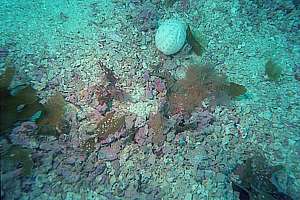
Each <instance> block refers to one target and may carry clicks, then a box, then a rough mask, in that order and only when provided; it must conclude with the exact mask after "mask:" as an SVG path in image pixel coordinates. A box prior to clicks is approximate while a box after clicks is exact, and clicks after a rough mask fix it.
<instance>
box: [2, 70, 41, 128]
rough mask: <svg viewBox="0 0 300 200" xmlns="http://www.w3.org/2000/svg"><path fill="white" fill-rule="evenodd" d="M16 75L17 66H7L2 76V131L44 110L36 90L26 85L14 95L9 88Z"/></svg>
mask: <svg viewBox="0 0 300 200" xmlns="http://www.w3.org/2000/svg"><path fill="white" fill-rule="evenodd" d="M14 75H15V68H13V67H10V66H9V67H7V68H6V70H5V72H4V73H3V74H2V75H1V76H0V108H1V113H0V132H1V133H4V132H5V131H8V130H9V129H10V128H11V127H12V126H13V124H14V123H16V122H18V121H24V120H27V119H28V118H30V117H31V116H32V115H33V114H35V113H36V112H38V111H40V110H43V106H42V104H41V103H39V98H38V97H37V94H36V91H35V90H34V89H33V88H32V87H30V86H25V87H23V88H22V89H19V91H18V92H17V93H16V94H15V95H12V94H11V91H10V89H9V86H10V83H11V81H12V79H13V76H14Z"/></svg>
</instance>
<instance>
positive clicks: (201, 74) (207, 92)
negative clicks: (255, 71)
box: [167, 65, 247, 114]
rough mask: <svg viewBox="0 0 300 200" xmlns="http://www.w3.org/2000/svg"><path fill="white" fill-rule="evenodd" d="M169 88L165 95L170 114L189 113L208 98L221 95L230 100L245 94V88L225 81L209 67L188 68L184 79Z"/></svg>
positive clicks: (222, 75)
mask: <svg viewBox="0 0 300 200" xmlns="http://www.w3.org/2000/svg"><path fill="white" fill-rule="evenodd" d="M170 88H171V89H169V91H168V93H167V95H168V100H169V104H170V106H169V107H170V108H169V109H170V111H171V113H172V114H176V113H191V112H192V111H193V110H194V108H195V107H197V106H199V104H200V103H201V101H203V100H204V99H205V98H207V97H209V96H215V97H217V96H218V94H220V93H222V94H225V95H226V96H227V97H228V98H229V99H232V98H235V97H237V96H240V95H243V94H245V93H246V92H247V89H246V87H245V86H243V85H240V84H237V83H233V82H229V81H227V77H226V76H225V75H224V74H220V73H217V72H216V70H215V69H214V68H213V67H212V66H211V65H203V66H198V65H192V66H190V67H188V69H187V71H186V76H185V78H184V79H182V80H179V81H177V82H175V83H174V84H173V85H172V86H171V87H170Z"/></svg>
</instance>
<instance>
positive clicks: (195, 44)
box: [186, 26, 204, 56]
mask: <svg viewBox="0 0 300 200" xmlns="http://www.w3.org/2000/svg"><path fill="white" fill-rule="evenodd" d="M186 37H187V42H188V44H189V45H190V46H191V47H192V50H193V51H194V53H195V54H196V55H197V56H200V55H201V54H202V53H203V51H204V46H203V45H202V44H201V41H200V39H199V36H198V37H196V35H195V34H194V33H193V32H192V29H191V27H190V26H188V27H187V30H186Z"/></svg>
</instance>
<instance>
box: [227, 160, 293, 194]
mask: <svg viewBox="0 0 300 200" xmlns="http://www.w3.org/2000/svg"><path fill="white" fill-rule="evenodd" d="M282 169H283V166H282V165H278V166H269V165H268V164H267V163H266V162H265V158H264V157H263V156H262V155H257V156H254V157H251V158H248V159H247V160H246V162H245V164H244V165H239V166H238V167H237V168H236V170H235V174H237V175H239V178H240V181H241V182H240V183H237V182H235V181H233V182H232V187H233V190H234V191H236V192H239V198H240V199H241V200H292V198H291V197H290V196H288V195H287V194H284V193H282V192H280V191H279V190H278V189H277V187H276V185H274V183H273V182H272V176H273V174H274V173H275V172H278V171H280V170H282Z"/></svg>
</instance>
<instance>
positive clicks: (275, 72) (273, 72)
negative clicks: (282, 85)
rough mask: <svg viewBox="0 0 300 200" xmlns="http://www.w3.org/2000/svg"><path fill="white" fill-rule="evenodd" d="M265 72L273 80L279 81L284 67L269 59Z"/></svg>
mask: <svg viewBox="0 0 300 200" xmlns="http://www.w3.org/2000/svg"><path fill="white" fill-rule="evenodd" d="M265 73H266V75H267V76H268V78H269V79H270V80H271V81H277V80H278V79H279V78H280V76H281V73H282V68H281V67H280V66H279V65H277V64H276V63H274V62H273V61H272V60H269V61H268V62H267V63H266V65H265Z"/></svg>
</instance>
